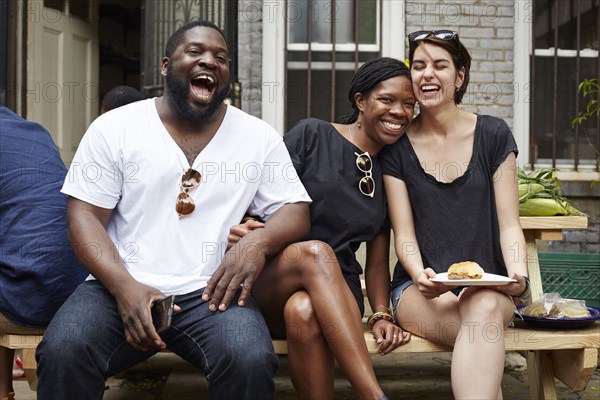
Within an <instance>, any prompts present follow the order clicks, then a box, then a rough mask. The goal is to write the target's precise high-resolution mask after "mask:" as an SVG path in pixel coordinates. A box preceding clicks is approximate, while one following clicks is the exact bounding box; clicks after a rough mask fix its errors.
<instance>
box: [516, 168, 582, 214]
mask: <svg viewBox="0 0 600 400" xmlns="http://www.w3.org/2000/svg"><path fill="white" fill-rule="evenodd" d="M518 177H519V214H520V215H523V216H532V215H540V216H551V215H585V214H583V213H582V212H580V211H579V210H577V209H576V208H574V207H573V206H572V205H571V204H570V202H569V200H568V199H567V198H566V197H564V196H563V194H562V191H561V189H560V181H559V180H558V178H556V177H555V176H554V171H553V170H551V169H541V170H539V171H535V172H530V173H526V172H525V171H523V170H519V171H518Z"/></svg>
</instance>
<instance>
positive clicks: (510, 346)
mask: <svg viewBox="0 0 600 400" xmlns="http://www.w3.org/2000/svg"><path fill="white" fill-rule="evenodd" d="M521 226H522V227H523V230H524V233H525V238H526V241H527V247H528V248H527V260H528V269H529V276H530V280H531V289H532V299H537V298H539V297H540V296H541V294H542V293H543V290H542V278H541V274H540V268H539V261H538V257H537V244H536V239H538V240H561V239H562V229H565V228H576V229H585V228H587V219H586V218H585V217H521ZM565 268H568V266H565ZM364 336H365V342H366V344H367V348H368V349H369V352H370V353H372V354H376V353H377V345H376V343H375V340H374V339H373V336H372V335H371V333H370V332H369V331H367V330H366V329H365V333H364ZM41 338H42V336H41V331H38V332H37V334H36V333H35V332H28V333H24V334H8V333H2V325H1V324H0V346H4V347H8V348H11V349H22V350H23V366H24V368H25V372H26V375H27V379H28V381H29V385H30V387H31V388H32V390H35V387H36V384H37V382H36V381H37V379H36V375H35V369H36V361H35V356H34V355H35V348H36V347H37V345H38V343H39V342H40V340H41ZM490 340H499V338H498V336H497V332H495V330H494V331H490ZM504 343H505V348H506V351H518V352H520V353H521V354H522V355H523V356H525V358H526V359H527V370H528V378H529V387H530V398H531V399H536V400H537V399H556V388H555V381H554V378H555V377H556V378H558V379H559V380H561V381H562V382H563V383H565V384H566V385H567V386H568V387H570V388H572V389H577V390H581V389H583V388H585V387H586V386H587V384H588V382H589V380H590V378H591V377H592V374H593V372H594V370H595V369H596V367H597V357H598V348H600V323H598V322H596V323H595V324H594V325H593V326H591V327H589V328H586V329H578V330H570V331H558V330H542V329H530V328H526V327H516V328H508V329H507V330H506V331H505V334H504ZM273 346H274V348H275V353H277V354H278V355H286V354H287V342H286V341H285V340H273ZM448 351H452V349H451V348H449V347H445V346H440V345H437V344H434V343H432V342H430V341H428V340H426V339H423V338H420V337H417V336H413V337H412V340H411V341H410V342H409V343H408V344H406V345H404V346H400V347H398V348H397V349H396V350H394V353H397V354H405V353H430V352H448Z"/></svg>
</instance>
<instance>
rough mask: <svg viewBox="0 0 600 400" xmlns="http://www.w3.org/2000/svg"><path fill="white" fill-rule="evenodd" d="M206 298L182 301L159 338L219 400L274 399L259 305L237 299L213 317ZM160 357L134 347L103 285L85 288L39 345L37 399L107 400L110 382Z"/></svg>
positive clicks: (271, 357)
mask: <svg viewBox="0 0 600 400" xmlns="http://www.w3.org/2000/svg"><path fill="white" fill-rule="evenodd" d="M202 292H203V289H202V290H198V291H195V292H192V293H189V294H186V295H182V296H177V297H176V301H175V303H176V304H177V305H178V306H179V307H181V309H182V311H181V312H180V313H177V314H175V315H174V317H173V323H172V325H171V328H169V330H167V331H166V332H164V333H163V334H162V335H161V337H162V338H163V340H164V342H165V343H166V344H167V346H168V348H169V350H171V351H172V352H174V353H176V354H178V355H179V356H181V357H182V358H183V359H185V360H187V361H188V362H190V363H191V364H192V365H194V366H196V367H197V368H199V369H200V370H201V371H203V372H204V375H205V376H206V379H207V381H208V386H209V391H210V394H211V397H212V398H213V399H216V400H219V399H236V400H242V399H270V398H273V393H274V382H273V376H274V374H275V370H276V369H277V356H275V354H274V353H273V345H272V343H271V338H270V336H269V330H268V328H267V326H266V324H265V322H264V319H263V317H262V315H261V313H260V311H259V310H258V307H257V306H256V304H255V303H254V301H253V300H252V299H248V301H247V304H246V305H245V306H244V307H238V306H237V296H236V298H235V299H234V300H233V301H232V302H231V304H230V306H229V309H228V310H227V311H225V312H219V311H217V312H211V311H209V310H208V302H204V301H202V299H201V295H202ZM238 295H239V292H238ZM156 352H157V350H156V349H152V350H148V351H145V352H143V351H138V350H135V349H134V348H133V347H131V346H130V345H129V344H128V343H127V342H126V340H125V335H124V330H123V323H122V322H121V317H120V315H119V312H118V310H117V304H116V302H115V300H114V298H113V297H112V296H111V295H110V293H108V291H107V290H106V289H105V288H104V286H102V285H101V284H100V283H99V282H97V281H88V282H84V283H82V284H81V285H80V286H79V287H78V288H77V290H76V291H75V292H74V293H73V294H72V295H71V297H69V299H68V300H67V301H66V302H65V304H64V305H63V306H62V307H61V308H60V310H59V311H58V313H57V314H56V316H55V317H54V319H53V320H52V322H51V323H50V325H49V326H48V329H47V330H46V333H45V334H44V338H43V340H42V342H41V343H40V345H39V346H38V350H37V353H36V358H37V360H38V377H39V380H38V399H40V400H45V399H48V400H52V399H72V400H86V399H90V400H91V399H94V400H97V399H102V396H103V393H104V385H105V380H106V379H107V378H108V377H110V376H112V375H115V374H117V373H119V372H121V371H124V370H126V369H128V368H130V367H132V366H134V365H136V364H138V363H139V362H141V361H143V360H145V359H147V358H148V357H150V356H152V355H153V354H156Z"/></svg>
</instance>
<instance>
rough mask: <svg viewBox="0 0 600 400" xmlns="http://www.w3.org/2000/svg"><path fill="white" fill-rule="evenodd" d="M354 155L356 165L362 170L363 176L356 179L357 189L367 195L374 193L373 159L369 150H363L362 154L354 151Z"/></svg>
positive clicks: (371, 195) (370, 195)
mask: <svg viewBox="0 0 600 400" xmlns="http://www.w3.org/2000/svg"><path fill="white" fill-rule="evenodd" d="M354 154H355V155H356V167H357V168H358V169H359V170H360V171H361V172H364V174H365V176H364V177H363V178H361V180H360V181H358V190H360V192H361V193H362V194H364V195H365V196H368V197H373V196H374V195H375V181H374V180H373V173H372V171H373V161H372V160H371V156H370V155H369V152H367V151H365V152H364V153H362V154H358V153H356V152H354Z"/></svg>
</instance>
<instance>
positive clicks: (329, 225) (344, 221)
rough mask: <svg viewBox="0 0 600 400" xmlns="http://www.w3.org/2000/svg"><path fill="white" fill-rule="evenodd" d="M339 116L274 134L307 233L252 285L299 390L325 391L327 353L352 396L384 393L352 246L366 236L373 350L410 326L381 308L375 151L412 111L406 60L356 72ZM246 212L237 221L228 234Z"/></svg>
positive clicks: (383, 217)
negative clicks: (297, 192) (290, 167)
mask: <svg viewBox="0 0 600 400" xmlns="http://www.w3.org/2000/svg"><path fill="white" fill-rule="evenodd" d="M348 97H349V100H350V103H351V104H352V108H353V112H352V114H351V115H350V116H349V117H348V118H347V120H346V123H345V124H337V123H330V122H326V121H321V120H317V119H307V120H303V121H300V122H299V123H298V124H297V125H296V126H295V127H294V128H292V129H291V130H290V131H289V132H288V133H287V134H286V135H285V138H284V141H285V143H286V145H287V147H288V150H289V152H290V155H291V158H292V162H293V163H294V167H295V169H296V171H297V173H298V176H299V177H300V179H301V180H302V182H303V184H304V186H305V187H306V189H307V191H308V193H309V195H310V196H311V198H312V200H313V202H312V204H311V206H310V212H311V223H312V228H311V232H310V234H309V236H308V238H307V239H308V241H306V242H302V243H297V244H294V245H291V246H289V247H288V248H286V249H285V250H284V251H283V252H282V253H281V254H280V255H279V256H278V257H276V258H275V259H274V260H272V262H270V263H269V264H268V265H267V266H266V267H265V269H264V270H263V271H262V273H261V275H260V276H259V278H258V279H257V281H256V283H255V286H254V288H253V290H252V295H253V296H254V298H255V300H256V301H257V303H258V304H259V306H260V307H261V310H262V312H263V314H264V316H265V319H266V321H267V324H268V326H269V328H270V330H271V334H272V335H273V336H274V337H285V338H287V343H288V354H289V366H290V375H291V378H292V382H293V383H294V386H295V387H296V389H297V390H298V393H299V396H300V398H303V399H309V398H310V399H331V398H332V397H333V382H334V359H335V360H336V361H337V362H338V364H339V365H340V367H341V369H342V371H343V372H344V374H345V375H346V377H347V379H348V380H349V381H350V383H351V384H352V386H353V387H354V389H355V390H356V392H357V393H358V395H359V396H360V398H362V399H380V398H385V396H384V394H383V391H382V390H381V388H380V386H379V384H378V382H377V379H376V377H375V373H374V372H373V367H372V364H371V360H370V358H369V354H368V351H367V348H366V345H365V341H364V339H363V329H362V322H361V318H362V315H363V313H364V300H363V295H362V291H361V285H360V278H359V275H360V274H361V273H362V268H361V266H360V264H359V263H358V261H357V260H356V257H355V252H356V250H357V249H358V247H359V246H360V244H361V243H362V242H367V263H366V264H367V265H366V268H365V274H366V283H367V294H368V297H369V302H370V304H371V308H372V309H373V310H374V311H377V312H376V313H375V314H374V315H373V316H372V318H370V325H371V326H372V331H373V334H374V335H375V338H376V340H377V342H378V343H379V352H380V353H381V354H386V353H388V352H390V351H392V350H393V349H394V348H396V347H397V346H399V345H400V344H402V343H404V342H406V341H408V340H409V339H410V336H409V334H408V333H406V332H404V331H402V330H401V329H400V328H399V327H398V326H397V325H396V324H395V323H393V319H392V317H391V315H389V311H388V310H389V297H388V295H389V282H390V274H389V224H388V223H386V221H387V211H386V200H385V194H384V191H383V182H382V172H381V166H380V164H379V160H378V157H377V156H378V154H379V151H380V150H381V149H382V148H383V147H384V146H386V145H389V144H392V143H395V142H396V141H397V140H398V139H399V138H400V137H401V136H402V135H403V134H404V132H405V131H406V127H407V126H408V124H409V123H410V121H411V120H412V117H413V111H414V105H415V98H414V95H413V92H412V86H411V83H410V74H409V71H408V68H407V67H406V66H405V65H404V64H403V63H402V62H400V61H398V60H395V59H391V58H379V59H376V60H372V61H370V62H367V63H365V64H364V65H363V66H361V68H359V69H358V71H357V72H356V74H355V76H354V78H353V80H352V84H351V89H350V92H349V96H348ZM261 226H262V224H261V223H259V222H256V221H249V222H247V223H246V224H243V225H237V226H235V227H234V228H232V230H231V235H230V241H232V242H234V241H236V240H237V239H238V238H239V237H240V236H243V235H244V234H245V233H246V232H247V231H248V230H249V229H256V228H260V227H261Z"/></svg>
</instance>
